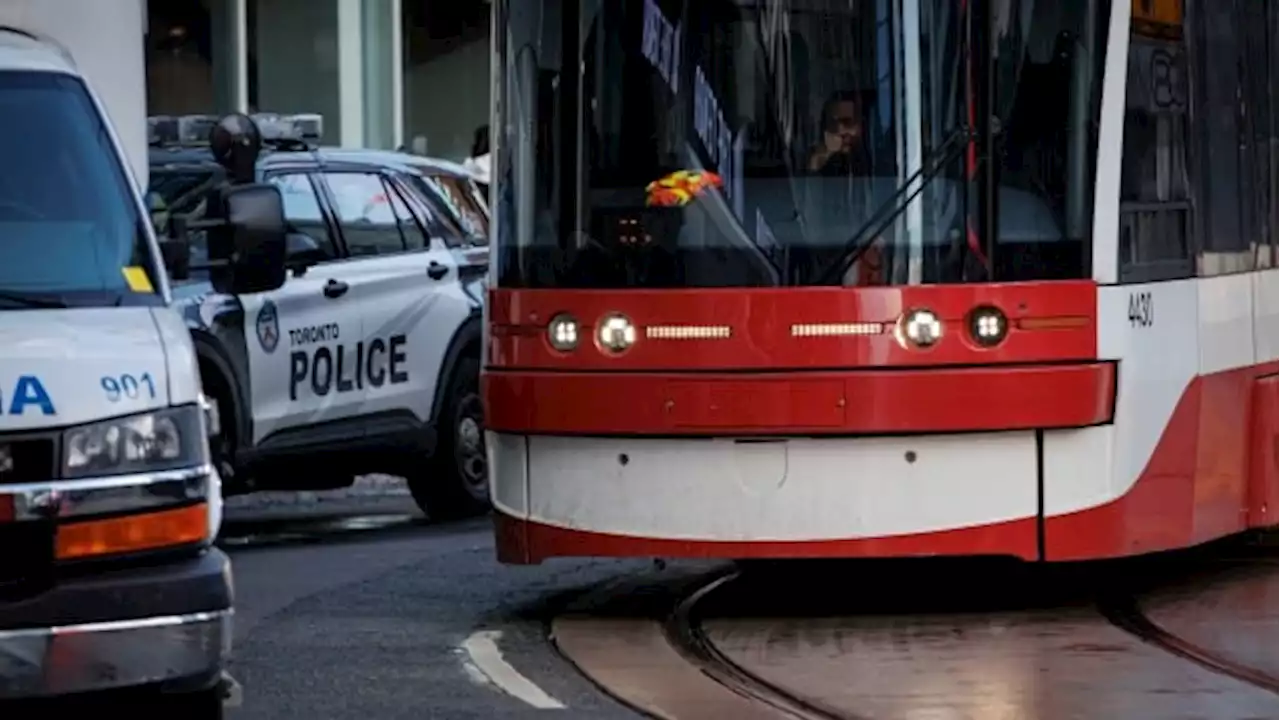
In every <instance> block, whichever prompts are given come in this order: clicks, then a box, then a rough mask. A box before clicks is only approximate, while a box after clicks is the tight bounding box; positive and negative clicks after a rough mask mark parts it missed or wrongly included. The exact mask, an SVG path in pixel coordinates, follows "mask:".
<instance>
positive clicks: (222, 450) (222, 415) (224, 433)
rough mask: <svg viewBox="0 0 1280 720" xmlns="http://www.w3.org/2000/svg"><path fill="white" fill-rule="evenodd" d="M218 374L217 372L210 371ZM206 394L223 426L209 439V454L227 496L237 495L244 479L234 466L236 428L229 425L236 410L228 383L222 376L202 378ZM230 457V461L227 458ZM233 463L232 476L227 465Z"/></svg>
mask: <svg viewBox="0 0 1280 720" xmlns="http://www.w3.org/2000/svg"><path fill="white" fill-rule="evenodd" d="M210 372H216V371H210ZM201 383H202V385H203V386H204V389H205V392H206V393H207V394H208V395H209V399H210V400H211V401H212V402H213V403H214V404H215V405H217V407H218V418H219V421H220V422H221V424H222V427H221V428H220V431H219V433H218V434H217V435H214V436H211V437H210V438H209V454H210V458H209V460H210V462H212V463H213V464H214V467H216V468H217V469H218V473H219V475H221V476H222V490H223V492H224V493H225V494H228V495H235V494H238V493H239V492H242V491H243V490H244V487H243V485H244V483H243V479H242V478H240V477H239V474H238V472H236V471H238V470H239V468H236V467H235V465H234V462H235V455H236V434H235V429H234V428H235V426H234V425H229V423H234V422H235V408H234V407H233V406H232V404H231V400H230V399H229V398H228V397H227V395H226V394H227V392H229V391H228V390H227V387H226V381H225V380H223V379H222V377H221V376H220V375H207V374H205V375H204V377H202V378H201ZM228 455H230V459H228V458H227V457H226V456H228ZM228 463H231V468H230V469H231V470H232V472H231V473H230V474H228V473H227V468H226V465H227V464H228Z"/></svg>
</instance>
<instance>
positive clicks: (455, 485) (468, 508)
mask: <svg viewBox="0 0 1280 720" xmlns="http://www.w3.org/2000/svg"><path fill="white" fill-rule="evenodd" d="M479 398H480V363H479V362H478V361H477V360H475V359H471V358H468V359H465V360H462V361H460V362H459V363H458V364H457V366H456V367H455V368H454V371H453V377H452V378H451V379H450V381H449V392H448V393H447V394H446V395H445V405H444V407H443V408H441V412H440V417H439V421H438V423H437V425H438V427H437V432H438V433H439V442H438V443H437V445H436V451H435V453H433V454H432V456H431V457H430V458H429V459H428V460H427V462H426V463H425V464H424V466H423V467H422V468H420V469H418V470H417V471H415V472H413V473H412V474H411V475H410V476H409V477H408V478H407V480H408V485H409V492H410V493H411V494H412V495H413V499H414V502H416V503H417V505H418V507H419V508H420V509H421V510H422V511H423V512H424V513H426V514H427V516H428V517H430V518H431V519H433V520H453V519H460V518H465V517H472V516H474V515H479V514H481V513H484V512H487V511H488V509H489V502H488V500H487V499H486V500H483V501H482V500H479V499H477V498H476V497H475V495H473V494H472V492H471V491H470V490H468V489H467V482H466V479H465V478H464V477H463V473H462V471H461V469H460V468H459V467H458V462H457V459H456V454H455V449H456V447H457V443H458V437H457V431H458V427H459V424H460V422H459V421H460V420H461V418H460V417H459V415H460V413H461V412H462V411H464V409H465V408H466V407H472V408H478V407H479ZM482 419H483V418H482ZM482 429H483V424H482Z"/></svg>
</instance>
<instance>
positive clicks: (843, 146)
mask: <svg viewBox="0 0 1280 720" xmlns="http://www.w3.org/2000/svg"><path fill="white" fill-rule="evenodd" d="M862 111H863V108H862V96H861V94H860V93H858V92H856V91H852V90H845V91H841V92H837V93H833V94H832V95H831V97H829V98H827V101H826V102H825V103H823V105H822V113H821V115H820V116H819V121H820V124H821V127H820V132H821V133H822V141H821V142H820V143H818V145H817V147H815V148H814V149H813V151H812V152H811V153H810V155H809V172H813V173H817V174H819V175H825V176H842V175H866V174H868V171H869V170H870V167H871V163H870V161H869V158H868V157H867V152H866V145H865V143H864V142H863V122H862V118H863V112H862Z"/></svg>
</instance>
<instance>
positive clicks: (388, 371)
mask: <svg viewBox="0 0 1280 720" xmlns="http://www.w3.org/2000/svg"><path fill="white" fill-rule="evenodd" d="M405 342H406V341H405V336H404V335H392V336H391V337H390V338H387V339H385V340H384V339H383V338H374V339H372V340H370V341H368V342H367V343H366V342H364V341H360V342H358V343H356V346H355V348H354V349H353V348H351V347H349V346H346V345H341V344H336V345H320V346H318V347H316V348H315V349H314V350H310V351H308V350H294V351H293V353H292V354H290V356H289V365H290V368H289V399H290V400H297V399H298V388H299V387H300V386H301V385H302V384H303V383H304V382H306V381H307V380H308V379H309V380H310V384H311V390H312V392H314V393H315V394H316V395H319V396H321V397H323V396H325V395H328V394H329V393H330V392H331V391H337V392H340V393H346V392H351V391H353V390H362V389H364V387H365V385H368V386H369V387H375V388H376V387H382V386H383V385H385V384H387V383H391V384H392V385H399V384H401V383H406V382H409V371H408V368H407V367H406V360H407V359H408V356H407V355H406V354H405V349H404V346H405Z"/></svg>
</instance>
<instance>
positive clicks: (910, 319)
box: [897, 310, 942, 348]
mask: <svg viewBox="0 0 1280 720" xmlns="http://www.w3.org/2000/svg"><path fill="white" fill-rule="evenodd" d="M897 330H898V332H897V335H898V342H901V343H902V344H903V345H906V344H908V343H909V344H911V345H914V346H916V347H922V348H923V347H930V346H932V345H933V344H935V343H937V342H938V340H940V339H941V338H942V321H941V320H939V319H938V316H937V315H935V314H933V311H931V310H912V311H911V312H909V313H907V314H906V315H903V316H902V319H901V320H900V321H899V322H898V328H897Z"/></svg>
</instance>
